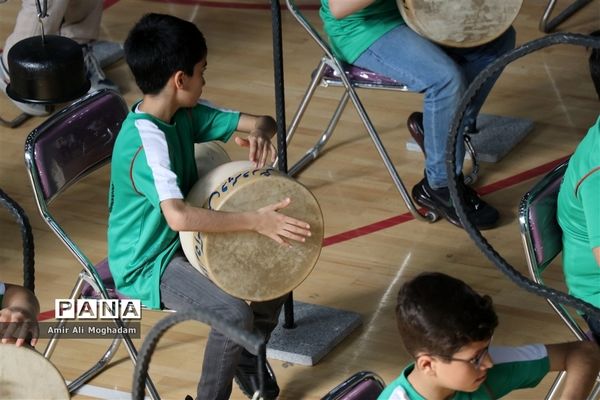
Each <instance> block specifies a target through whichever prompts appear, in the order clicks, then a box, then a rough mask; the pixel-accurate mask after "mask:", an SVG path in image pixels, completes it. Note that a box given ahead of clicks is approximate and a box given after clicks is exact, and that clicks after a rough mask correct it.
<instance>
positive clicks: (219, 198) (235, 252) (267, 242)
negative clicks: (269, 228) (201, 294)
mask: <svg viewBox="0 0 600 400" xmlns="http://www.w3.org/2000/svg"><path fill="white" fill-rule="evenodd" d="M244 165H245V166H246V167H248V164H247V163H246V162H239V161H238V162H232V163H228V164H224V165H221V166H220V167H218V168H216V169H215V170H213V171H211V173H210V174H209V176H207V178H205V179H201V180H200V181H199V182H198V183H197V184H196V185H197V186H200V187H204V189H202V188H197V187H196V186H194V188H192V191H191V192H190V195H188V198H187V199H186V200H187V201H189V202H190V203H192V204H193V203H194V202H196V201H198V197H195V196H196V195H199V196H200V198H202V199H205V201H204V207H205V208H211V209H214V210H219V211H237V212H240V211H255V210H258V209H259V208H262V207H265V206H267V205H269V204H273V203H277V202H279V201H281V200H283V199H285V198H286V197H289V198H290V199H291V203H290V204H289V205H288V206H287V207H286V208H284V209H282V210H280V212H281V213H282V214H285V215H288V216H291V217H294V218H297V219H300V220H303V221H306V222H308V223H309V224H310V226H311V236H310V237H308V238H306V241H305V242H303V243H302V242H296V241H290V244H291V247H287V246H283V245H280V244H278V243H277V242H275V241H274V240H272V239H270V238H268V237H266V236H264V235H261V234H259V233H256V232H250V231H248V232H231V233H194V234H193V241H194V244H193V248H190V247H189V245H184V242H183V241H182V247H183V250H184V252H185V254H186V256H187V258H188V260H189V261H190V263H191V264H192V265H194V266H195V267H196V268H197V269H198V270H200V271H201V272H202V273H204V274H205V275H207V276H208V277H209V278H210V279H211V280H212V281H213V282H214V283H215V284H216V285H217V286H219V287H220V288H221V289H223V290H224V291H225V292H227V293H229V294H231V295H232V296H235V297H238V298H241V299H244V300H250V301H266V300H271V299H275V298H278V297H281V296H283V295H285V294H287V293H289V292H290V291H292V290H293V289H294V288H296V287H297V286H298V285H299V284H300V283H301V282H302V281H303V280H304V279H305V278H306V277H307V276H308V275H309V274H310V272H311V271H312V269H313V268H314V266H315V264H316V262H317V260H318V258H319V255H320V253H321V247H322V242H323V215H322V213H321V208H320V207H319V204H318V203H317V200H316V199H315V197H314V196H313V194H312V193H311V192H310V191H309V190H308V189H307V188H306V187H304V186H303V185H301V184H300V183H299V182H297V181H295V180H294V179H292V178H290V177H288V176H287V175H285V174H282V173H280V172H279V171H276V170H274V169H272V168H268V169H253V168H250V169H248V168H246V169H242V170H240V168H239V167H240V166H244ZM236 171H237V172H236ZM211 175H212V176H211ZM217 177H218V178H217ZM211 179H212V180H213V182H212V183H208V182H207V180H211ZM215 179H216V180H218V182H219V183H217V184H216V185H215V184H214V180H215ZM207 186H208V187H213V190H212V191H210V193H209V195H208V197H207V196H206V190H205V188H206V187H207Z"/></svg>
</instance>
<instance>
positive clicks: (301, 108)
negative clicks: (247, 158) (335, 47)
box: [274, 59, 327, 165]
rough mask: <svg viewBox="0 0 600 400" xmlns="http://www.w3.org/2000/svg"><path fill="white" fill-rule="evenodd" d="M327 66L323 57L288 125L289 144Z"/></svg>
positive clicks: (287, 140)
mask: <svg viewBox="0 0 600 400" xmlns="http://www.w3.org/2000/svg"><path fill="white" fill-rule="evenodd" d="M326 67H327V64H326V63H325V61H324V60H323V59H321V63H320V64H319V66H318V67H317V70H316V72H315V74H314V76H313V79H312V81H311V82H310V85H309V86H308V89H306V93H304V96H303V97H302V100H301V101H300V105H299V106H298V110H297V111H296V114H294V117H293V118H292V122H291V123H290V126H289V127H288V130H287V136H286V138H285V140H286V143H287V144H289V143H290V140H292V137H293V136H294V133H295V132H296V129H297V128H298V125H299V124H300V120H301V119H302V117H303V116H304V112H305V111H306V108H307V107H308V103H309V102H310V99H312V97H313V94H314V93H315V90H317V87H319V83H320V82H321V79H322V78H323V75H324V74H325V68H326ZM274 165H277V162H275V164H274Z"/></svg>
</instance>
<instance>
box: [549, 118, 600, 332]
mask: <svg viewBox="0 0 600 400" xmlns="http://www.w3.org/2000/svg"><path fill="white" fill-rule="evenodd" d="M557 207H558V210H557V216H558V223H559V224H560V227H561V229H562V231H563V253H562V254H563V270H564V274H565V280H566V283H567V287H568V288H569V292H570V293H571V294H572V295H573V296H576V297H579V298H580V299H583V300H585V301H587V302H588V303H590V304H592V305H593V306H595V307H598V308H600V118H599V119H598V120H597V121H596V124H595V125H594V126H592V127H591V128H590V130H589V131H588V133H587V134H586V136H585V137H584V138H583V140H582V141H581V143H580V144H579V146H577V149H576V150H575V153H573V155H572V156H571V158H570V159H569V165H568V167H567V170H566V171H565V176H564V180H563V182H562V184H561V187H560V192H559V193H558V204H557ZM584 319H585V320H586V322H587V323H588V325H589V327H590V329H591V330H592V333H593V335H594V337H595V339H596V341H597V342H598V344H600V321H597V320H594V319H592V318H591V317H588V316H586V315H584Z"/></svg>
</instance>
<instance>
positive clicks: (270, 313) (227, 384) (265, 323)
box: [160, 253, 287, 400]
mask: <svg viewBox="0 0 600 400" xmlns="http://www.w3.org/2000/svg"><path fill="white" fill-rule="evenodd" d="M160 296H161V302H162V304H163V305H164V307H166V308H168V309H171V310H178V311H186V310H190V309H202V310H208V311H212V312H214V313H216V314H218V315H221V316H223V319H225V320H227V321H228V322H230V323H233V324H234V325H237V326H239V327H240V328H243V329H246V330H248V331H254V332H256V333H258V334H259V335H262V336H263V337H264V338H265V340H268V339H269V336H270V334H271V332H272V331H273V329H275V326H277V321H278V318H279V312H280V311H281V307H282V305H283V303H284V302H285V299H286V297H287V296H284V297H281V298H278V299H275V300H270V301H265V302H252V303H250V304H248V303H246V302H245V301H244V300H241V299H238V298H236V297H233V296H231V295H229V294H227V293H225V292H224V291H223V290H221V289H220V288H219V287H217V286H216V285H215V284H214V283H212V282H211V281H210V280H209V279H208V278H207V277H205V276H204V275H202V274H201V273H200V272H198V271H197V270H196V269H195V268H194V267H193V266H192V265H191V264H190V263H189V262H188V261H187V259H186V258H185V256H184V255H183V253H178V254H177V255H176V256H175V257H174V258H173V260H171V262H170V263H169V265H168V266H167V268H166V269H165V272H164V273H163V275H162V277H161V280H160ZM242 350H243V348H242V347H241V346H240V345H238V344H236V343H234V342H233V341H232V340H231V339H229V338H228V337H226V336H224V335H222V334H221V333H220V332H217V331H216V330H214V329H211V331H210V334H209V336H208V341H207V343H206V348H205V350H204V362H203V366H202V376H201V378H200V382H199V384H198V389H197V399H199V400H213V399H214V400H226V399H229V395H230V394H231V385H232V381H233V377H234V374H235V367H236V366H237V363H238V360H239V357H240V353H241V352H242Z"/></svg>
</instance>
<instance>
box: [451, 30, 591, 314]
mask: <svg viewBox="0 0 600 400" xmlns="http://www.w3.org/2000/svg"><path fill="white" fill-rule="evenodd" d="M556 44H571V45H577V46H584V47H591V48H600V37H594V36H589V35H582V34H575V33H554V34H551V35H547V36H544V37H542V38H540V39H535V40H532V41H530V42H527V43H525V44H523V45H521V46H519V47H517V48H515V49H513V50H511V51H509V52H508V53H506V54H504V55H502V56H501V57H499V58H498V59H497V60H495V61H494V62H493V63H491V64H490V65H488V66H487V67H486V68H485V69H484V70H483V71H481V72H480V73H479V75H477V77H475V79H474V80H473V82H472V83H471V84H470V85H469V87H468V88H467V91H466V93H465V95H464V96H463V98H462V99H461V101H460V104H459V106H458V109H457V111H456V114H455V115H454V119H453V121H452V126H451V127H450V131H449V132H448V144H447V147H446V171H447V174H448V188H449V190H450V197H451V198H452V201H453V203H454V204H455V207H456V212H457V214H458V216H459V218H460V220H461V222H462V224H463V226H464V227H465V230H466V231H467V233H468V234H469V236H470V237H471V239H473V241H474V242H475V244H477V246H478V247H479V249H480V250H481V251H482V252H483V254H485V256H486V257H487V258H488V259H489V260H490V261H492V263H494V265H495V266H496V267H497V268H498V269H500V271H501V272H502V273H504V274H505V275H507V276H508V277H509V278H510V279H511V280H512V281H513V282H514V283H516V284H517V285H518V286H520V287H521V288H523V289H525V290H527V291H529V292H532V293H535V294H537V295H538V296H542V297H544V298H549V299H551V300H553V301H555V302H557V303H560V304H563V305H567V306H570V307H573V308H575V309H577V310H579V311H581V312H583V313H585V314H587V315H589V316H590V317H593V318H594V319H597V320H600V309H598V308H596V307H594V306H593V305H591V304H589V303H587V302H585V301H583V300H580V299H578V298H576V297H573V296H570V295H568V294H566V293H563V292H561V291H559V290H555V289H552V288H549V287H547V286H543V285H540V284H537V283H535V282H534V281H532V280H531V279H529V278H527V277H526V276H524V275H522V274H521V273H520V272H519V271H517V270H516V269H515V268H514V267H513V266H512V265H510V264H509V263H508V262H507V261H506V260H505V259H504V258H502V256H501V255H500V254H499V253H498V252H496V250H495V249H494V247H493V246H492V245H491V244H489V242H488V241H487V240H486V239H485V237H484V236H483V235H482V234H481V232H480V231H479V229H477V228H476V227H475V225H474V224H473V222H472V221H471V220H470V219H469V217H468V216H467V214H466V211H465V206H464V204H463V201H462V200H461V198H460V197H459V195H458V177H457V175H456V173H455V167H456V161H455V157H456V156H455V154H456V141H457V138H458V133H459V127H460V126H461V124H462V120H463V118H464V116H465V113H466V110H467V108H468V107H469V105H470V104H471V102H472V101H473V99H474V98H475V97H476V96H477V93H478V91H479V90H480V89H481V87H482V86H483V85H484V84H485V83H486V82H487V81H488V79H489V78H490V77H491V76H493V75H494V74H496V73H498V72H499V71H500V70H501V69H502V68H504V67H505V66H506V65H508V64H510V63H511V62H513V61H515V60H517V59H519V58H521V57H523V56H525V55H527V54H529V53H532V52H534V51H537V50H540V49H543V48H546V47H549V46H552V45H556Z"/></svg>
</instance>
